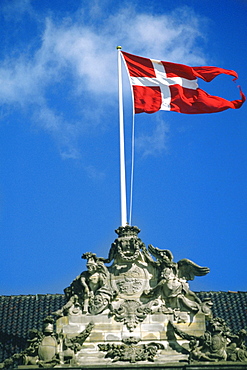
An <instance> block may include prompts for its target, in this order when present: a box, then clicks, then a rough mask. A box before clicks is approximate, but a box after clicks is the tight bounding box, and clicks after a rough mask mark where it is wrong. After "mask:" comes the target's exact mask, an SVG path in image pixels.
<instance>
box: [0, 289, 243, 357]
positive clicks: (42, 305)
mask: <svg viewBox="0 0 247 370" xmlns="http://www.w3.org/2000/svg"><path fill="white" fill-rule="evenodd" d="M196 294H197V295H198V296H199V298H200V299H204V298H210V299H211V300H212V302H213V308H212V311H213V316H214V317H221V318H222V319H224V320H225V321H226V323H227V325H228V326H229V327H230V329H231V331H232V332H233V333H237V332H238V331H239V330H240V329H244V328H245V329H247V292H197V293H196ZM65 303H66V300H65V296H64V295H63V294H46V295H41V294H37V295H18V296H0V363H1V362H2V361H3V360H4V359H6V358H8V357H10V356H11V355H13V354H14V353H18V352H20V351H22V350H23V349H25V348H26V341H27V338H28V331H29V329H38V330H42V326H43V319H44V318H45V317H46V316H48V315H50V314H51V313H52V312H54V311H56V310H58V309H59V308H61V307H62V306H63V305H64V304H65Z"/></svg>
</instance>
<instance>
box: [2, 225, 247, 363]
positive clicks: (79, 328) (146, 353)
mask: <svg viewBox="0 0 247 370" xmlns="http://www.w3.org/2000/svg"><path fill="white" fill-rule="evenodd" d="M139 231H140V230H139V229H138V228H137V227H136V226H129V225H127V226H125V227H122V226H121V227H119V229H117V230H116V232H117V234H118V238H117V239H116V240H115V241H114V242H113V243H112V245H111V248H110V251H109V255H108V258H103V257H98V256H96V254H95V253H92V252H87V253H84V254H83V255H82V258H83V259H85V260H86V261H87V262H86V266H87V270H86V271H83V272H82V273H81V274H80V275H78V276H77V277H76V278H75V279H74V280H73V282H72V283H71V284H70V286H69V287H67V288H66V289H65V295H66V298H67V303H66V304H65V305H64V306H63V307H62V308H61V309H59V310H57V311H56V312H54V313H53V315H54V316H56V332H54V330H53V325H52V323H53V319H52V318H48V319H47V320H46V326H45V327H44V331H43V332H35V331H33V332H32V333H31V336H30V339H29V344H28V347H27V349H26V350H25V351H23V352H22V353H21V354H19V355H18V356H16V357H14V356H13V357H12V358H11V359H10V360H9V362H8V361H6V363H5V364H4V367H6V368H7V367H11V366H12V365H15V364H16V363H19V364H24V365H29V364H30V365H35V364H36V365H40V366H43V367H44V366H45V367H46V366H47V367H48V366H49V367H52V366H62V367H65V368H66V366H70V367H73V366H79V367H84V366H86V367H88V368H91V367H93V366H96V367H98V368H99V367H100V368H102V367H104V366H105V367H111V368H112V369H114V368H115V367H122V366H123V364H124V367H126V368H131V367H132V365H131V364H132V363H137V364H138V365H139V364H140V365H141V367H148V368H149V369H152V368H157V369H158V368H159V369H162V368H165V367H166V368H169V363H173V366H172V367H171V369H176V368H178V369H180V368H182V367H181V365H179V362H181V361H184V362H187V363H188V362H190V363H194V362H196V361H201V362H213V363H214V364H215V363H217V364H218V362H220V361H226V360H230V361H238V362H245V361H247V349H246V346H245V338H246V332H245V331H244V330H242V331H240V332H239V333H238V334H235V335H233V334H232V333H230V330H229V329H228V328H227V327H226V325H225V323H224V322H223V320H221V319H218V318H217V319H216V318H215V319H214V318H212V314H211V305H212V303H211V301H210V300H209V299H205V300H204V301H201V300H200V299H199V298H198V297H197V296H196V294H195V293H194V292H192V291H191V290H190V288H189V283H188V281H189V280H193V279H194V277H195V276H203V275H206V274H207V273H208V272H209V269H208V268H207V267H201V266H199V265H197V264H196V263H194V262H192V261H190V260H188V259H186V258H185V259H182V260H180V261H178V262H174V260H173V255H172V252H171V251H169V250H167V249H159V248H157V247H154V246H152V245H149V247H148V249H147V248H146V247H145V245H144V243H143V242H142V241H141V239H140V238H139V237H138V233H139ZM108 264H110V265H108ZM11 361H12V362H11ZM116 362H117V363H119V366H118V365H116V364H115V363H116ZM150 364H152V366H151V365H150ZM165 364H166V366H165ZM186 366H187V365H186ZM203 366H204V365H203ZM206 366H208V365H206ZM217 366H218V365H217ZM12 367H13V366H12ZM190 368H191V369H192V368H193V366H192V365H191V366H190ZM204 368H205V366H204ZM209 368H210V366H209ZM213 368H216V367H213ZM219 368H221V369H223V367H221V366H220V367H219ZM184 369H185V368H184ZM211 369H212V367H211Z"/></svg>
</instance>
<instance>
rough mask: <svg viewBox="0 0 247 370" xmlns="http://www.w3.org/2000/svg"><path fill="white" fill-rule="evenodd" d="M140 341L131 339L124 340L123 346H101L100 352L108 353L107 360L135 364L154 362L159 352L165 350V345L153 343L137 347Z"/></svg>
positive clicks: (108, 344)
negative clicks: (138, 362)
mask: <svg viewBox="0 0 247 370" xmlns="http://www.w3.org/2000/svg"><path fill="white" fill-rule="evenodd" d="M139 341H140V339H138V338H134V337H129V338H126V339H123V340H122V342H123V344H114V343H113V344H110V343H107V344H99V345H98V347H99V350H100V351H103V352H107V354H106V356H105V357H106V358H107V357H109V358H111V359H112V362H116V361H128V362H131V363H135V362H137V361H154V357H155V356H156V354H157V352H158V350H160V349H164V346H163V344H161V343H157V342H151V343H148V344H141V345H137V343H138V342H139Z"/></svg>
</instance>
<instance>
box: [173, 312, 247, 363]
mask: <svg viewBox="0 0 247 370" xmlns="http://www.w3.org/2000/svg"><path fill="white" fill-rule="evenodd" d="M171 325H172V326H173V328H174V331H175V333H176V334H177V335H179V336H180V337H181V338H183V339H187V340H189V347H190V350H189V361H190V362H195V361H197V362H198V361H207V362H219V361H226V360H229V361H241V362H244V361H246V360H247V348H246V345H245V340H246V331H245V330H241V331H240V332H239V333H238V334H237V335H234V334H232V333H231V331H230V329H229V328H228V327H227V325H226V323H225V321H224V320H223V319H221V318H218V317H217V318H212V319H211V320H209V321H208V323H207V330H206V331H205V333H204V335H202V336H200V337H196V336H194V335H188V334H187V333H184V332H183V331H181V330H179V329H178V328H177V327H176V326H175V325H174V324H173V323H171Z"/></svg>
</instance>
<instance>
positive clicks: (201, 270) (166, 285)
mask: <svg viewBox="0 0 247 370" xmlns="http://www.w3.org/2000/svg"><path fill="white" fill-rule="evenodd" d="M148 250H149V251H150V253H151V254H152V255H153V256H155V257H156V258H157V262H155V263H156V266H157V268H158V270H159V278H158V284H157V285H156V287H155V288H153V289H152V290H151V291H150V292H149V295H151V296H157V297H161V299H163V301H164V304H165V306H166V307H171V308H173V309H183V308H186V309H188V310H190V311H192V312H198V311H199V309H200V308H201V307H202V302H201V300H200V299H199V298H198V297H197V296H196V294H195V293H194V292H192V291H191V290H190V289H189V284H188V280H193V279H194V277H195V276H204V275H206V274H208V273H209V268H208V267H201V266H199V265H197V264H196V263H194V262H192V261H191V260H189V259H186V258H184V259H182V260H180V261H178V262H177V263H175V262H174V261H173V255H172V253H171V251H169V250H166V249H164V250H162V249H159V248H155V247H154V246H152V245H149V246H148Z"/></svg>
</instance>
